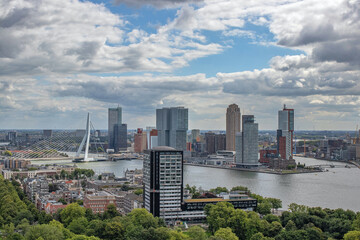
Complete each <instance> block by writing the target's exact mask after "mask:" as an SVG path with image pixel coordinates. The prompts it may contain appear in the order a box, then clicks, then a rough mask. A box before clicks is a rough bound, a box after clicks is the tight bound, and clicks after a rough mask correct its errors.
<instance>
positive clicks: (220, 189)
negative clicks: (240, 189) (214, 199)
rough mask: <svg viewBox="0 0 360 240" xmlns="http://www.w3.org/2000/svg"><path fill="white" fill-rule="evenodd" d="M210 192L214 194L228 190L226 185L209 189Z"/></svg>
mask: <svg viewBox="0 0 360 240" xmlns="http://www.w3.org/2000/svg"><path fill="white" fill-rule="evenodd" d="M210 192H212V193H214V194H220V193H222V192H225V193H228V192H229V190H228V189H227V188H226V187H216V188H212V189H210Z"/></svg>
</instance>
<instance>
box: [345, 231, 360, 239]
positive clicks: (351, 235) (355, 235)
mask: <svg viewBox="0 0 360 240" xmlns="http://www.w3.org/2000/svg"><path fill="white" fill-rule="evenodd" d="M359 239H360V231H350V232H348V233H346V234H345V235H344V240H359Z"/></svg>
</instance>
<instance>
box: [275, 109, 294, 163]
mask: <svg viewBox="0 0 360 240" xmlns="http://www.w3.org/2000/svg"><path fill="white" fill-rule="evenodd" d="M278 117H279V118H278V130H277V143H278V145H277V151H278V154H279V157H280V158H281V159H286V160H290V159H292V158H293V138H294V109H288V108H286V105H284V108H283V110H280V111H279V115H278Z"/></svg>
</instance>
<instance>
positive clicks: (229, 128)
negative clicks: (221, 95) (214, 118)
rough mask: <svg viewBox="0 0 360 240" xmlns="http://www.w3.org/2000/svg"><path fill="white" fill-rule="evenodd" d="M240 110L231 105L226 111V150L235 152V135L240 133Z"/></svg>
mask: <svg viewBox="0 0 360 240" xmlns="http://www.w3.org/2000/svg"><path fill="white" fill-rule="evenodd" d="M240 115H241V114H240V108H239V107H238V105H236V104H235V103H234V104H231V105H229V107H228V108H227V110H226V150H229V151H235V135H236V133H237V132H240Z"/></svg>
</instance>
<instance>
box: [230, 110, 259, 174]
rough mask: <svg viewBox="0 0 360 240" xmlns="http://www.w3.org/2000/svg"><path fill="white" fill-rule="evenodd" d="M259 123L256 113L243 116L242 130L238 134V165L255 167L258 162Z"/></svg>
mask: <svg viewBox="0 0 360 240" xmlns="http://www.w3.org/2000/svg"><path fill="white" fill-rule="evenodd" d="M258 135H259V125H258V124H257V123H255V118H254V115H243V116H242V132H239V133H237V134H236V162H235V163H236V165H237V166H238V167H255V166H258V165H259V162H258V152H259V145H258Z"/></svg>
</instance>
